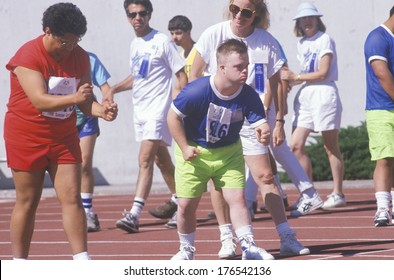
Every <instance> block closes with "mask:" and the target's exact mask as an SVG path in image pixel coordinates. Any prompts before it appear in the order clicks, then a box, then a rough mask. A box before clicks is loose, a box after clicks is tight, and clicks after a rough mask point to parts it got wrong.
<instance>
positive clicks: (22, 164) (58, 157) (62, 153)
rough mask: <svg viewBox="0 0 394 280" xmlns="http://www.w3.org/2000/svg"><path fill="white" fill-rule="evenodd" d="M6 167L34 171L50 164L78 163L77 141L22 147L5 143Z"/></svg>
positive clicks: (79, 158)
mask: <svg viewBox="0 0 394 280" xmlns="http://www.w3.org/2000/svg"><path fill="white" fill-rule="evenodd" d="M5 146H6V152H7V163H8V167H9V168H12V169H16V170H22V171H34V170H38V169H42V168H45V167H47V166H48V165H52V164H78V163H81V162H82V156H81V148H80V146H79V143H73V144H65V143H60V144H48V145H43V146H38V147H24V146H14V145H10V144H8V145H7V144H6V145H5Z"/></svg>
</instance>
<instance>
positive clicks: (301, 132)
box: [290, 127, 313, 181]
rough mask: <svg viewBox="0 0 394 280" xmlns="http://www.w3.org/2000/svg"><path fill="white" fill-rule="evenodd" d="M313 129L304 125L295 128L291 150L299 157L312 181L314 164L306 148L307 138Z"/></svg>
mask: <svg viewBox="0 0 394 280" xmlns="http://www.w3.org/2000/svg"><path fill="white" fill-rule="evenodd" d="M310 132H311V130H310V129H307V128H303V127H296V128H294V129H293V134H292V136H291V145H290V147H291V150H292V151H293V153H294V154H295V156H296V157H297V159H298V161H299V162H300V164H301V166H302V168H303V169H304V170H305V172H306V173H307V174H308V177H309V179H310V180H311V181H312V180H313V179H312V164H311V160H310V159H309V156H308V153H307V152H306V150H305V143H306V139H307V138H308V136H309V134H310Z"/></svg>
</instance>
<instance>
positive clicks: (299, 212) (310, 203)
mask: <svg viewBox="0 0 394 280" xmlns="http://www.w3.org/2000/svg"><path fill="white" fill-rule="evenodd" d="M322 205H323V200H322V199H321V198H320V195H318V194H317V193H316V194H315V195H314V196H313V197H312V198H303V199H302V200H301V201H300V203H299V204H298V207H297V209H296V210H293V211H291V212H290V215H291V216H293V217H299V216H304V215H306V214H308V213H310V212H312V211H313V210H316V209H318V208H320V207H321V206H322Z"/></svg>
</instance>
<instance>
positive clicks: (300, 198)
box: [286, 195, 304, 211]
mask: <svg viewBox="0 0 394 280" xmlns="http://www.w3.org/2000/svg"><path fill="white" fill-rule="evenodd" d="M303 199H304V197H303V196H302V195H300V196H299V197H298V198H297V200H296V202H294V203H293V204H292V205H290V206H289V207H287V209H286V210H290V211H292V210H296V209H297V208H298V205H299V204H300V203H301V201H302V200H303Z"/></svg>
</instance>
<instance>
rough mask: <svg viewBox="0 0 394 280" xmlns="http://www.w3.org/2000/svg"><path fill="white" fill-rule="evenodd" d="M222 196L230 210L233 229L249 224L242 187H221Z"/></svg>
mask: <svg viewBox="0 0 394 280" xmlns="http://www.w3.org/2000/svg"><path fill="white" fill-rule="evenodd" d="M222 191H223V198H224V199H225V201H226V202H227V205H228V206H229V210H230V216H231V221H232V223H233V226H234V229H238V228H241V227H244V226H247V225H250V224H251V221H250V215H249V212H248V208H247V207H246V201H245V196H244V189H243V188H240V189H223V190H222Z"/></svg>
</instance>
